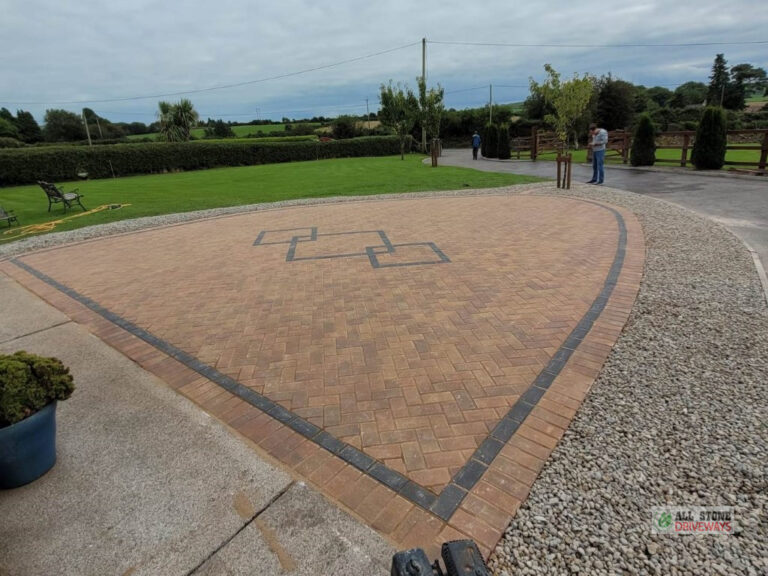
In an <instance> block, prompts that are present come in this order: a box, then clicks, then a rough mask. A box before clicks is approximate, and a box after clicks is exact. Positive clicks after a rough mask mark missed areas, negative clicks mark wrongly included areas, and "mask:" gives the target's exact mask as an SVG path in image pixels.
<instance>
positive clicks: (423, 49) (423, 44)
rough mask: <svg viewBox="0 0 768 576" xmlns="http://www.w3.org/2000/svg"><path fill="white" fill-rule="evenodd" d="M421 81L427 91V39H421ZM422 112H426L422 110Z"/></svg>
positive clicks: (424, 141)
mask: <svg viewBox="0 0 768 576" xmlns="http://www.w3.org/2000/svg"><path fill="white" fill-rule="evenodd" d="M421 81H422V82H423V83H424V89H425V90H426V89H427V39H426V38H422V39H421ZM422 112H424V111H423V110H422ZM421 151H422V152H424V153H425V154H426V152H427V127H426V126H425V125H424V117H423V115H422V118H421Z"/></svg>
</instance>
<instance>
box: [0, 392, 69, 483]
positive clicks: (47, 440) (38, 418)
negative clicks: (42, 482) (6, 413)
mask: <svg viewBox="0 0 768 576" xmlns="http://www.w3.org/2000/svg"><path fill="white" fill-rule="evenodd" d="M55 463H56V401H55V400H54V401H53V402H51V403H50V404H48V405H47V406H45V407H44V408H43V409H42V410H40V411H39V412H36V413H35V414H32V416H29V417H28V418H25V419H24V420H22V421H21V422H16V424H12V425H11V426H6V427H5V428H0V488H17V487H19V486H23V485H24V484H29V483H30V482H32V481H33V480H36V479H37V478H39V477H40V476H42V475H43V474H45V473H46V472H48V470H50V469H51V468H53V465H54V464H55Z"/></svg>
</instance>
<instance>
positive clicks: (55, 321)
mask: <svg viewBox="0 0 768 576" xmlns="http://www.w3.org/2000/svg"><path fill="white" fill-rule="evenodd" d="M0 294H2V298H0V318H2V319H3V321H2V322H0V344H1V343H3V342H7V341H8V340H12V339H13V338H16V337H18V336H21V335H24V334H31V333H32V332H37V331H39V330H44V329H46V328H50V327H51V326H57V325H59V324H64V323H65V322H69V318H67V317H66V316H65V315H64V314H62V313H61V312H59V311H58V310H56V309H55V308H53V307H51V306H48V305H47V304H46V303H45V302H43V301H41V300H40V299H39V298H37V297H35V296H33V295H32V294H31V293H30V292H28V291H27V290H25V289H23V288H21V286H19V285H18V284H17V283H16V282H14V281H13V280H12V279H10V278H8V276H5V275H4V274H0Z"/></svg>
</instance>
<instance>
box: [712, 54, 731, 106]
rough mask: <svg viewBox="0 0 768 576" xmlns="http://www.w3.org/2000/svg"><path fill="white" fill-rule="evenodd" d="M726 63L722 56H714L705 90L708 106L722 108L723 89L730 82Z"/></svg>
mask: <svg viewBox="0 0 768 576" xmlns="http://www.w3.org/2000/svg"><path fill="white" fill-rule="evenodd" d="M727 64H728V62H726V60H725V56H724V55H723V54H718V55H717V56H715V62H714V63H713V64H712V75H711V76H710V77H709V87H708V88H707V104H708V105H710V106H718V105H719V106H722V105H723V100H724V95H725V89H726V88H727V86H728V84H730V82H731V73H730V72H729V71H728V67H727Z"/></svg>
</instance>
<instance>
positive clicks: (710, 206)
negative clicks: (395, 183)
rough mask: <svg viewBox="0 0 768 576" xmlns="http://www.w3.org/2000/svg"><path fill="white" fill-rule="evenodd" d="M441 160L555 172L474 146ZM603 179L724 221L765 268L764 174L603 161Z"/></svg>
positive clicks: (767, 192) (577, 175)
mask: <svg viewBox="0 0 768 576" xmlns="http://www.w3.org/2000/svg"><path fill="white" fill-rule="evenodd" d="M440 162H441V163H442V164H448V165H451V166H465V167H468V168H475V169H477V170H487V171H492V172H514V173H516V174H530V175H534V176H542V177H544V178H552V179H554V178H555V164H554V163H553V162H530V161H526V160H519V161H511V162H509V161H504V162H502V161H498V160H482V159H481V160H478V161H473V160H472V152H471V150H469V149H466V150H444V151H443V157H442V158H441V159H440ZM591 177H592V168H591V167H589V166H587V165H584V164H577V165H575V166H574V169H573V179H574V180H575V181H577V182H586V181H587V180H589V179H590V178H591ZM605 178H606V181H605V183H606V185H608V186H611V187H612V188H618V189H620V190H628V191H630V192H636V193H637V194H643V195H646V196H652V197H654V198H661V199H663V200H668V201H670V202H674V203H675V204H679V205H680V206H683V207H685V208H688V209H689V210H693V211H694V212H698V213H699V214H702V215H704V216H707V217H709V218H711V219H712V220H715V221H717V222H720V223H721V224H723V225H725V226H726V227H727V228H728V229H729V230H731V231H732V232H733V233H734V234H736V235H737V236H738V237H739V238H741V239H742V240H744V241H745V242H746V243H747V244H749V245H750V246H751V247H752V249H753V250H755V251H756V252H757V253H758V254H759V256H760V259H761V261H762V264H763V268H765V269H766V270H768V177H764V178H760V177H746V176H738V177H734V176H733V175H729V174H711V173H705V174H697V173H695V172H691V171H685V172H683V171H679V172H671V171H666V170H665V171H661V170H659V171H657V170H640V169H633V168H630V167H626V166H611V165H608V166H607V167H606V176H605Z"/></svg>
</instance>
